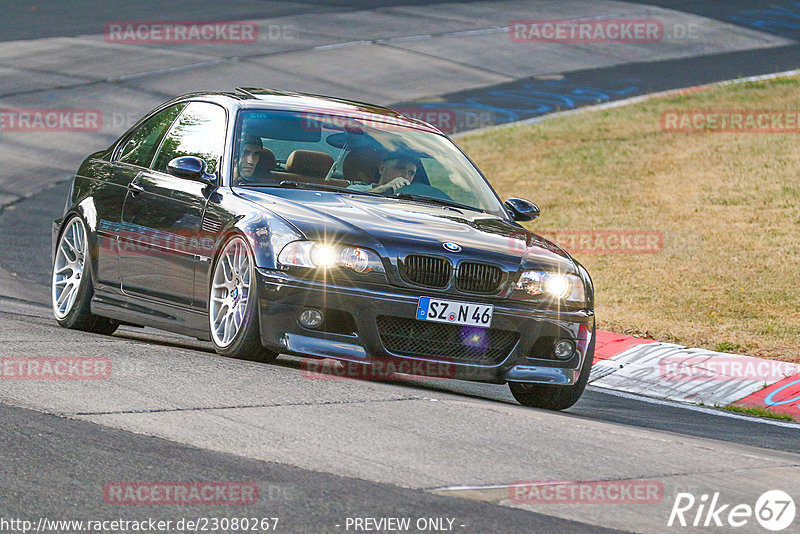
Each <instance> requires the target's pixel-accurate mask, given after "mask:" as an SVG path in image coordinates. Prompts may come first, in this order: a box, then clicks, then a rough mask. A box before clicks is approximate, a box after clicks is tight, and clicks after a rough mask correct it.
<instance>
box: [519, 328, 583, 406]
mask: <svg viewBox="0 0 800 534" xmlns="http://www.w3.org/2000/svg"><path fill="white" fill-rule="evenodd" d="M592 360H594V328H592V340H591V341H590V342H589V347H588V348H587V349H586V357H585V359H584V361H583V366H582V367H581V374H580V375H579V376H578V380H577V381H576V382H575V384H573V385H572V386H552V385H549V384H525V383H522V382H509V383H508V387H509V388H510V389H511V394H512V395H514V398H515V399H517V402H518V403H520V404H522V405H523V406H528V407H529V408H543V409H545V410H566V409H567V408H569V407H570V406H572V405H573V404H575V403H576V402H578V399H580V398H581V395H583V391H584V390H585V389H586V384H587V383H588V382H589V372H590V371H591V370H592Z"/></svg>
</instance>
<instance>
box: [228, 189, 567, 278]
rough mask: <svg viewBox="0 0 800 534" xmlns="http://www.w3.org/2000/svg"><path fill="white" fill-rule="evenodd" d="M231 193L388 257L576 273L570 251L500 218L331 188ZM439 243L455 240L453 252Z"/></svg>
mask: <svg viewBox="0 0 800 534" xmlns="http://www.w3.org/2000/svg"><path fill="white" fill-rule="evenodd" d="M235 192H236V194H238V195H239V196H241V197H244V198H246V199H248V200H250V201H251V202H254V203H256V204H258V205H260V206H262V207H263V208H266V209H269V210H270V211H272V212H274V213H276V214H278V215H280V216H282V217H284V218H285V219H286V220H287V221H290V222H291V224H293V225H294V226H295V227H296V228H297V229H298V230H300V231H301V232H302V233H303V234H304V236H305V237H306V238H307V239H309V240H313V241H321V242H327V243H343V244H349V245H357V246H362V247H367V248H371V249H373V250H375V251H377V252H378V253H379V254H381V255H382V256H384V257H388V258H390V259H395V258H398V257H403V256H405V255H406V254H410V253H416V254H434V255H438V256H447V257H451V258H453V259H454V260H458V259H473V260H481V261H488V262H493V263H498V264H502V265H503V266H504V267H505V268H506V269H507V270H509V271H515V270H517V269H519V268H520V266H521V267H523V268H526V269H533V268H542V269H546V270H557V271H560V272H567V273H575V272H577V267H576V265H575V262H573V260H572V258H570V256H569V254H567V253H566V252H565V251H564V250H563V249H561V248H559V247H558V246H557V245H555V244H553V243H552V242H550V241H548V240H546V239H544V238H542V237H540V236H538V235H536V234H534V233H532V232H529V231H528V230H526V229H524V228H523V227H521V226H519V225H517V224H515V223H512V222H509V221H507V220H505V219H502V218H500V217H497V216H494V215H490V214H486V213H480V212H477V211H471V210H466V209H464V210H462V209H456V208H449V207H444V206H437V205H434V204H427V203H420V202H415V201H407V200H399V199H395V198H382V197H377V196H370V195H358V194H350V193H340V192H331V191H313V190H308V189H278V188H269V189H265V190H263V191H262V190H256V189H248V188H238V187H237V188H235ZM444 243H455V244H457V245H459V246H460V247H461V250H460V251H459V252H457V253H454V252H450V251H448V250H447V249H445V248H444Z"/></svg>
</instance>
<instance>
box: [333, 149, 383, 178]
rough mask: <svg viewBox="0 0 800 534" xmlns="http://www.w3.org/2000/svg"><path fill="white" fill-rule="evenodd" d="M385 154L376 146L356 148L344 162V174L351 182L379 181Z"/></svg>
mask: <svg viewBox="0 0 800 534" xmlns="http://www.w3.org/2000/svg"><path fill="white" fill-rule="evenodd" d="M383 155H384V152H382V151H380V150H377V149H374V148H357V149H354V150H352V151H351V152H350V153H349V154H347V156H345V158H344V161H343V162H342V175H344V178H345V180H350V181H351V182H365V183H368V184H369V183H373V182H377V181H378V167H380V165H381V160H382V159H383Z"/></svg>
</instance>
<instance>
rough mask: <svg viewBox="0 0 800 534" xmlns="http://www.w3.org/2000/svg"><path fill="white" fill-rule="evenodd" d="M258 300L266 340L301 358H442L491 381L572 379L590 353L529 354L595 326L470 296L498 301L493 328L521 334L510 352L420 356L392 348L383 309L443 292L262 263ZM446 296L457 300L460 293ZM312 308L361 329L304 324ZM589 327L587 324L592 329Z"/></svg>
mask: <svg viewBox="0 0 800 534" xmlns="http://www.w3.org/2000/svg"><path fill="white" fill-rule="evenodd" d="M257 272H258V277H257V278H258V298H259V308H260V318H261V321H260V323H261V338H262V342H263V343H264V344H265V345H266V346H267V347H270V348H272V349H274V350H279V351H281V352H283V353H289V354H294V355H299V356H314V357H329V358H336V359H340V360H345V361H352V362H362V363H372V362H375V361H385V360H386V359H391V360H401V361H410V362H438V363H441V364H443V365H447V366H448V367H447V368H448V369H449V370H450V371H449V372H451V373H452V374H451V375H449V376H447V378H457V379H465V380H477V381H485V382H506V381H513V382H528V383H544V384H558V385H571V384H574V383H575V382H576V380H577V378H578V375H579V373H580V368H581V364H582V362H583V358H584V354H583V353H580V352H579V353H578V354H577V355H576V356H575V357H573V358H572V359H570V360H569V361H566V362H559V361H556V360H542V359H532V358H528V357H527V356H528V355H529V353H530V351H531V348H532V347H533V344H534V342H535V341H536V339H538V338H539V337H540V336H541V335H552V334H553V333H554V332H558V333H559V334H558V335H561V336H564V335H570V336H572V337H573V338H574V339H578V336H579V333H580V329H581V326H584V327H585V329H588V330H589V331H591V326H592V323H593V320H594V318H593V314H592V313H591V312H590V311H586V310H582V311H571V312H564V311H561V312H559V311H556V310H537V309H534V308H532V307H530V306H529V305H526V303H520V302H518V301H509V300H507V299H496V298H494V299H492V298H481V297H477V298H476V297H474V296H466V295H465V296H464V298H463V300H465V301H467V300H472V301H475V300H481V301H483V302H486V303H491V304H493V305H494V318H493V325H492V327H493V328H498V329H503V330H514V331H518V332H520V338H519V340H518V341H517V343H516V345H515V346H514V348H513V349H512V350H511V351H510V353H509V354H508V356H507V357H506V358H505V359H503V360H502V361H501V362H499V363H496V364H485V363H472V362H463V361H452V360H445V359H436V358H427V357H426V358H418V357H413V356H407V355H398V354H394V353H392V352H389V351H388V350H387V349H386V348H385V347H384V345H383V343H382V342H381V338H380V335H379V332H378V327H377V324H376V319H377V317H378V315H391V316H396V317H404V318H413V317H415V315H416V309H417V304H418V301H419V297H420V296H435V292H434V291H428V292H426V291H424V290H423V291H420V292H418V293H416V294H415V293H412V292H410V291H404V290H401V289H400V288H395V287H393V286H388V285H387V286H375V285H373V286H370V287H352V286H347V287H343V286H342V285H337V284H332V283H330V281H329V282H328V283H327V284H325V283H323V282H322V281H313V280H307V279H303V278H298V277H295V276H292V275H291V274H290V273H288V272H286V271H274V270H267V269H259V270H258V271H257ZM445 298H448V299H452V295H447V296H446V297H445ZM306 307H315V308H328V309H336V310H343V311H347V312H349V313H350V314H351V315H352V316H353V319H354V320H355V324H356V329H357V335H356V336H353V335H346V334H339V333H326V332H320V331H315V330H309V329H306V328H303V327H301V326H300V325H299V324H298V323H297V320H296V319H297V314H298V313H299V311H300V310H302V309H303V308H306ZM584 331H585V330H584Z"/></svg>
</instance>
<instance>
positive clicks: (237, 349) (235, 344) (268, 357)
mask: <svg viewBox="0 0 800 534" xmlns="http://www.w3.org/2000/svg"><path fill="white" fill-rule="evenodd" d="M235 240H239V241H240V242H241V243H242V244H243V245H244V250H246V253H247V255H248V258H249V270H250V291H249V293H248V297H247V305H246V308H245V313H244V318H243V320H242V325H241V326H240V328H239V330H238V331H237V332H236V334H235V335H234V337H233V340H232V341H231V342H230V343H229V344H227V345H220V344H219V343H218V342H217V339H215V335H214V332H213V330H214V324H213V317H212V316H211V313H212V306H211V299H212V298H213V296H214V288H213V287H214V277H215V275H216V272H217V268H218V267H219V263H220V261H222V257H223V253H224V251H225V250H226V249H227V247H228V245H229V244H230V243H231V242H233V241H235ZM256 286H257V284H256V278H255V262H254V260H253V253H252V251H251V250H250V246H249V245H248V244H247V240H246V239H244V238H243V237H242V236H240V235H233V236H230V237H229V238H228V239H227V240H226V241H225V244H224V245H223V246H222V247H221V248H220V253H219V254H218V255H217V257H216V259H215V261H214V267H213V268H212V269H211V279H210V280H209V284H208V287H209V298H208V324H209V329H210V332H209V333H210V335H211V342H212V343H213V344H214V350H216V351H217V354H219V355H221V356H227V357H230V358H237V359H240V360H249V361H255V362H263V363H270V362H273V361H275V360H276V359H277V358H278V353H277V352H274V351H271V350H268V349H267V348H265V347H264V346H263V345H262V344H261V332H260V329H259V317H258V315H259V314H258V294H257V289H256Z"/></svg>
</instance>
